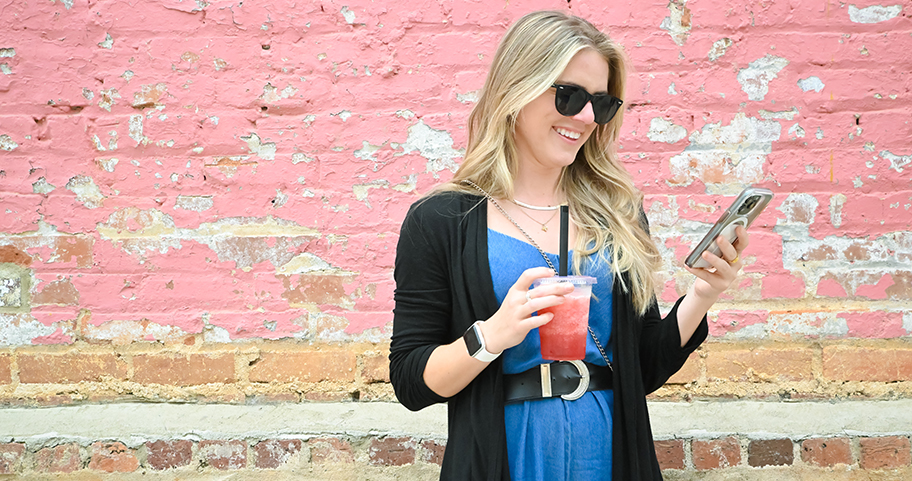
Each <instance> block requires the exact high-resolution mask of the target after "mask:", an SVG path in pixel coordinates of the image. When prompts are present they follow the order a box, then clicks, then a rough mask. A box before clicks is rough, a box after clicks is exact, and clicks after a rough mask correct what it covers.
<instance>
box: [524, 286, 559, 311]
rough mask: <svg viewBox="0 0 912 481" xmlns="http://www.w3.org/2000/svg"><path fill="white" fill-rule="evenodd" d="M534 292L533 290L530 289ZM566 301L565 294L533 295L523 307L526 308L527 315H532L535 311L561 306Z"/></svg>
mask: <svg viewBox="0 0 912 481" xmlns="http://www.w3.org/2000/svg"><path fill="white" fill-rule="evenodd" d="M529 292H533V291H529ZM564 302H566V298H565V297H564V296H559V295H555V296H544V297H534V296H533V297H531V300H530V301H529V302H526V303H525V305H523V307H524V308H525V316H526V317H528V316H531V315H532V314H533V313H534V312H536V311H540V310H542V309H546V308H548V307H554V306H559V305H561V304H563V303H564Z"/></svg>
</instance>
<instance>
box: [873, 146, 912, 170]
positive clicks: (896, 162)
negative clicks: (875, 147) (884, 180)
mask: <svg viewBox="0 0 912 481" xmlns="http://www.w3.org/2000/svg"><path fill="white" fill-rule="evenodd" d="M880 157H881V158H882V159H884V160H889V161H890V168H891V169H893V170H895V171H896V172H900V173H902V171H903V167H905V166H907V165H909V164H910V163H912V155H896V154H894V153H893V152H890V151H889V150H882V151H881V152H880Z"/></svg>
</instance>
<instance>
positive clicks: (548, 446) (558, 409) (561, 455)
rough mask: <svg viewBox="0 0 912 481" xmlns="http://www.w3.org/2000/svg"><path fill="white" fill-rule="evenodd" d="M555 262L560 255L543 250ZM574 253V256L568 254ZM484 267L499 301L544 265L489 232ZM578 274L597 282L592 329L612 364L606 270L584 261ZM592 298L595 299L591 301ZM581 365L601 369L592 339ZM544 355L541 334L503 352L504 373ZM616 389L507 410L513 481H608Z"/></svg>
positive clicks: (532, 251) (516, 243)
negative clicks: (522, 278)
mask: <svg viewBox="0 0 912 481" xmlns="http://www.w3.org/2000/svg"><path fill="white" fill-rule="evenodd" d="M546 254H547V255H548V257H549V258H550V260H551V262H552V263H553V264H554V265H555V266H557V265H558V255H557V254H551V253H546ZM570 255H571V256H572V251H571V254H570ZM488 264H489V265H490V268H491V277H492V280H493V281H494V292H495V294H496V295H497V301H498V303H503V300H504V297H505V296H506V295H507V291H508V290H509V289H510V286H512V285H513V283H514V282H516V279H519V276H520V274H522V272H523V271H524V270H526V269H529V268H531V267H539V266H544V267H547V264H546V263H545V260H544V259H543V258H542V256H541V254H540V253H539V252H538V250H537V249H536V248H535V247H534V246H532V245H531V244H528V243H526V242H523V241H521V240H519V239H516V238H514V237H511V236H508V235H505V234H502V233H500V232H497V231H495V230H492V229H488ZM583 274H585V275H589V276H593V277H596V278H597V279H598V283H597V284H596V285H595V286H593V289H592V292H593V294H594V295H595V298H593V299H592V300H591V304H590V307H589V325H590V326H591V327H592V329H593V330H594V331H595V335H596V336H597V337H598V339H599V343H601V345H602V347H603V348H604V349H605V351H606V354H607V355H608V357H609V359H613V358H612V354H611V350H610V343H609V342H608V341H609V338H610V336H611V322H612V321H611V319H612V317H611V284H612V282H611V281H612V278H611V270H610V269H609V268H608V265H607V264H604V263H595V262H592V261H590V262H586V263H584V266H583ZM596 298H597V300H596ZM585 360H586V362H589V363H592V364H598V365H601V366H604V365H605V360H604V359H603V358H602V355H601V353H600V352H599V350H598V348H597V347H596V345H595V342H594V341H593V340H592V338H591V337H589V339H588V341H587V344H586V359H585ZM544 362H550V361H545V360H543V359H542V357H541V349H540V341H539V337H538V329H533V330H532V331H530V332H529V334H528V335H527V336H526V338H525V339H524V340H523V342H521V343H520V344H518V345H516V346H514V347H512V348H510V349H507V350H506V351H504V353H503V370H504V374H515V373H519V372H523V371H525V370H527V369H531V368H533V367H535V366H537V365H539V364H541V363H544ZM613 410H614V392H613V391H611V390H606V391H591V392H587V393H586V394H584V395H583V396H582V397H581V398H579V399H576V400H574V401H565V400H563V399H561V398H559V397H557V398H549V399H540V400H536V401H524V402H520V403H510V404H507V405H506V406H505V408H504V415H505V424H506V430H507V455H508V458H509V459H508V462H509V464H510V477H511V478H512V480H513V481H593V480H610V479H611V445H612V438H611V434H612V433H611V429H612V417H611V415H612V412H613Z"/></svg>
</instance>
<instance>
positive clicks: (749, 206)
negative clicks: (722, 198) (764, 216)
mask: <svg viewBox="0 0 912 481" xmlns="http://www.w3.org/2000/svg"><path fill="white" fill-rule="evenodd" d="M757 202H760V196H759V195H754V196H751V197H749V198H748V199H747V200H746V201H744V203H743V204H741V207H740V208H738V215H747V214H748V213H749V212H750V211H751V210H753V208H754V206H755V205H757Z"/></svg>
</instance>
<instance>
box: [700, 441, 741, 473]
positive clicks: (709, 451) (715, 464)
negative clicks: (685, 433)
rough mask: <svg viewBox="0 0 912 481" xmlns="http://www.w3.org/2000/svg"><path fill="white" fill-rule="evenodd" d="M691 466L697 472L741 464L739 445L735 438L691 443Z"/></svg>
mask: <svg viewBox="0 0 912 481" xmlns="http://www.w3.org/2000/svg"><path fill="white" fill-rule="evenodd" d="M691 451H692V453H693V465H694V468H695V469H697V470H698V471H706V470H709V469H718V468H728V467H731V466H737V465H739V464H741V443H740V442H739V441H738V439H737V438H735V437H728V438H725V439H713V440H710V441H700V440H695V441H693V443H691Z"/></svg>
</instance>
